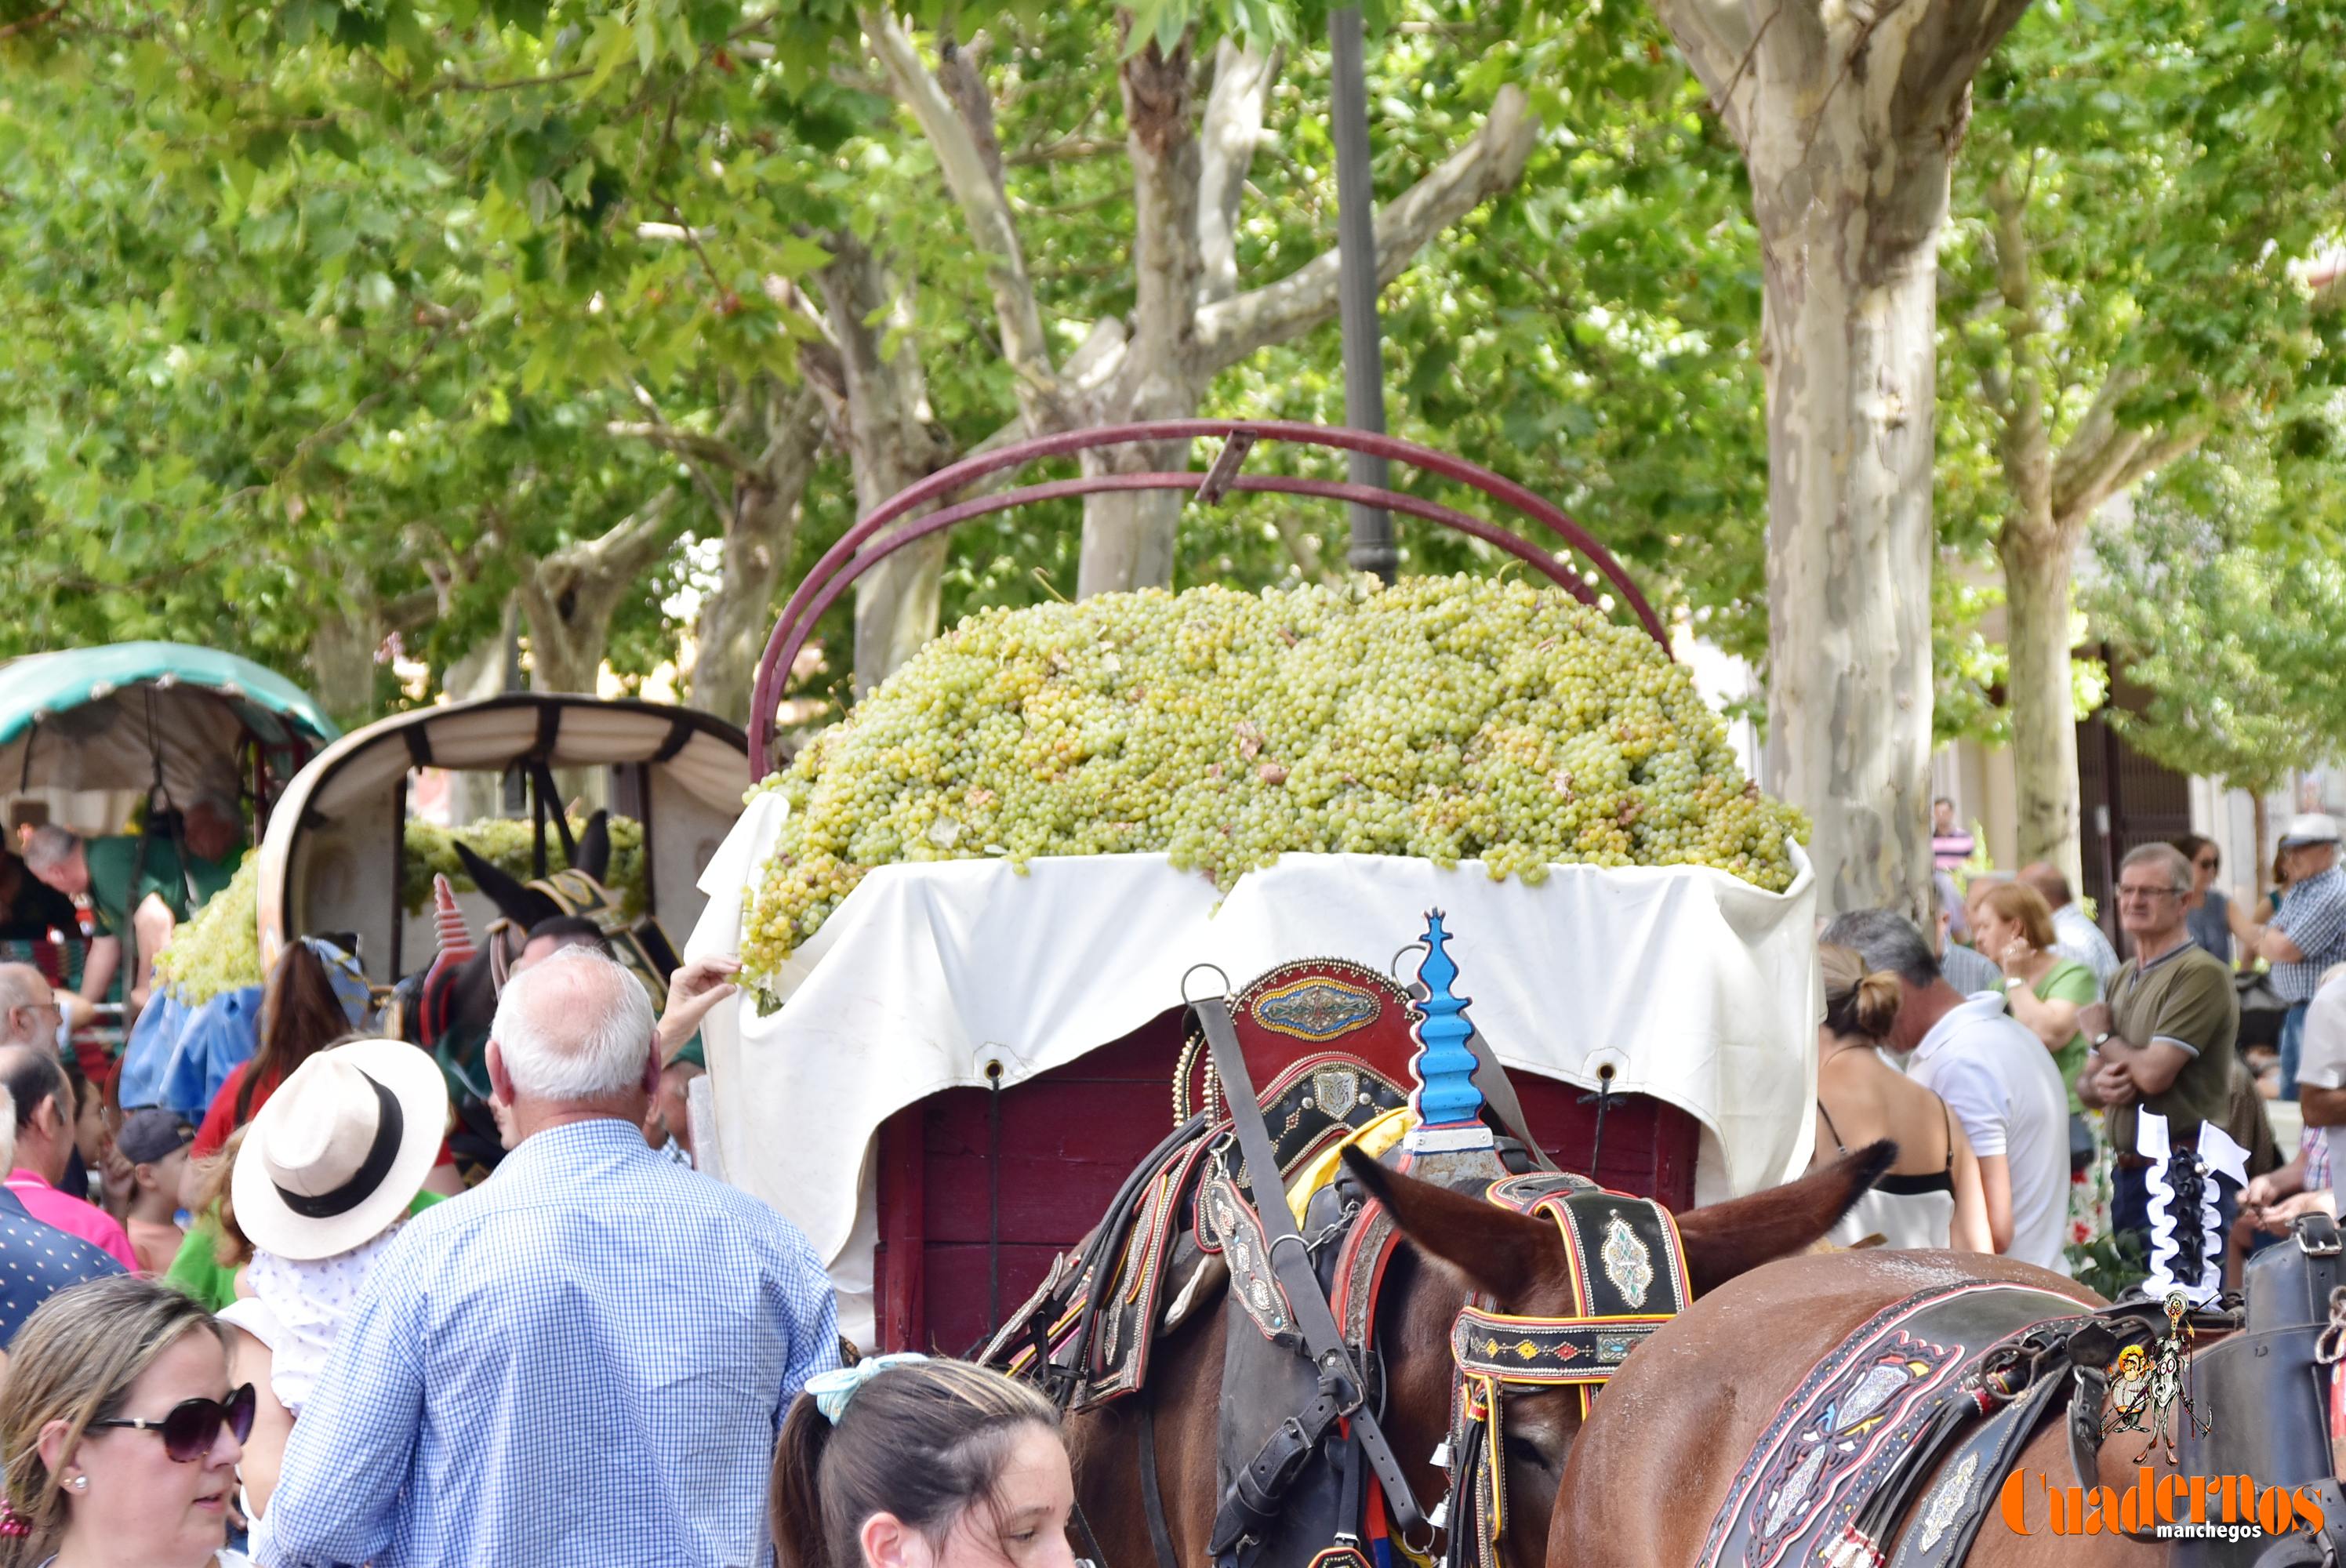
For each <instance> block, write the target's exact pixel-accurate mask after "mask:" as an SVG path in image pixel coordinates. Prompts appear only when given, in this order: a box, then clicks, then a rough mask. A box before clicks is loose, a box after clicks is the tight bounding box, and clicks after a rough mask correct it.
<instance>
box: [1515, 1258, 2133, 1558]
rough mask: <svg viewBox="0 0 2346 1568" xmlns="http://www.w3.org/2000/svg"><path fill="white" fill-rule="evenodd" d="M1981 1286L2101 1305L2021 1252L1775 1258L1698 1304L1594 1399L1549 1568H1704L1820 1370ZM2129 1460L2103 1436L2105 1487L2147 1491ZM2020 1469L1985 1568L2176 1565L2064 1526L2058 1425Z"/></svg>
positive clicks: (1986, 1539) (1989, 1539)
mask: <svg viewBox="0 0 2346 1568" xmlns="http://www.w3.org/2000/svg"><path fill="white" fill-rule="evenodd" d="M1688 1218H1692V1216H1688ZM1974 1279H1975V1280H1993V1281H2001V1282H2006V1283H2010V1284H2014V1285H2023V1286H2027V1287H2030V1288H2035V1289H2038V1290H2044V1291H2049V1292H2052V1293H2054V1294H2055V1295H2059V1296H2065V1297H2067V1298H2070V1299H2073V1300H2075V1301H2076V1302H2078V1303H2079V1304H2080V1305H2081V1306H2082V1307H2086V1308H2091V1307H2098V1306H2101V1305H2103V1302H2102V1299H2101V1298H2099V1297H2098V1296H2096V1295H2095V1294H2094V1293H2093V1292H2092V1291H2090V1290H2087V1289H2086V1288H2084V1287H2083V1286H2081V1285H2078V1284H2077V1283H2076V1282H2075V1281H2074V1280H2070V1279H2065V1278H2061V1277H2060V1276H2058V1275H2055V1274H2052V1273H2049V1272H2047V1271H2046V1270H2045V1269H2042V1268H2034V1267H2032V1266H2030V1265H2028V1264H2025V1263H2016V1262H2014V1261H2012V1260H2010V1259H2007V1258H2003V1257H1989V1256H1985V1255H1983V1254H1979V1253H1965V1252H1899V1253H1882V1252H1842V1253H1829V1254H1820V1255H1815V1256H1811V1257H1788V1258H1785V1259H1784V1260H1782V1261H1780V1262H1777V1263H1771V1264H1770V1265H1769V1266H1768V1267H1766V1268H1760V1269H1756V1270H1754V1271H1753V1272H1751V1273H1749V1274H1748V1275H1746V1276H1744V1277H1743V1278H1739V1279H1737V1280H1736V1281H1735V1282H1734V1283H1733V1284H1732V1285H1731V1286H1729V1288H1727V1289H1724V1290H1721V1291H1719V1293H1718V1294H1716V1295H1714V1296H1710V1297H1709V1298H1705V1299H1703V1300H1701V1301H1699V1302H1698V1303H1697V1304H1695V1305H1694V1306H1693V1307H1691V1308H1688V1310H1687V1311H1686V1312H1684V1313H1682V1314H1680V1315H1679V1317H1678V1319H1676V1320H1675V1321H1673V1322H1671V1323H1669V1324H1668V1325H1667V1326H1665V1327H1664V1328H1662V1329H1659V1330H1658V1331H1657V1332H1656V1333H1655V1335H1654V1336H1653V1338H1652V1339H1648V1340H1647V1342H1646V1343H1645V1344H1644V1345H1643V1346H1642V1347H1640V1348H1639V1349H1638V1351H1637V1354H1636V1355H1634V1356H1632V1357H1630V1358H1629V1359H1628V1362H1627V1364H1626V1365H1625V1366H1623V1367H1622V1369H1620V1371H1618V1372H1617V1373H1616V1374H1615V1376H1614V1378H1613V1380H1612V1382H1611V1384H1610V1385H1609V1386H1608V1387H1607V1389H1606V1390H1605V1392H1604V1394H1603V1395H1602V1396H1601V1397H1599V1398H1598V1400H1596V1410H1595V1411H1594V1413H1593V1414H1592V1415H1591V1416H1590V1417H1589V1420H1588V1422H1587V1425H1586V1429H1585V1430H1584V1431H1583V1432H1582V1433H1581V1438H1580V1441H1579V1442H1578V1443H1577V1444H1576V1445H1575V1448H1574V1451H1573V1455H1572V1461H1571V1463H1570V1464H1569V1465H1568V1466H1567V1467H1566V1471H1565V1474H1564V1481H1563V1485H1562V1486H1561V1488H1560V1489H1559V1490H1558V1492H1557V1494H1556V1517H1557V1518H1559V1519H1568V1520H1570V1521H1571V1525H1570V1527H1569V1528H1568V1529H1565V1530H1559V1531H1556V1532H1553V1533H1552V1535H1551V1537H1550V1539H1549V1541H1548V1543H1547V1545H1548V1552H1547V1561H1548V1564H1549V1568H1695V1565H1697V1564H1698V1563H1700V1562H1701V1561H1702V1557H1703V1553H1704V1544H1705V1539H1706V1536H1707V1535H1708V1533H1709V1529H1710V1526H1711V1522H1712V1521H1713V1520H1714V1519H1715V1518H1716V1517H1717V1516H1718V1514H1719V1510H1720V1508H1721V1507H1722V1506H1723V1505H1724V1503H1725V1502H1726V1500H1727V1497H1728V1494H1729V1489H1730V1487H1732V1486H1733V1484H1734V1482H1735V1480H1736V1476H1737V1474H1738V1471H1739V1470H1740V1469H1741V1468H1742V1466H1743V1464H1744V1462H1745V1461H1746V1459H1747V1458H1748V1457H1749V1455H1750V1454H1751V1453H1752V1451H1753V1450H1754V1447H1755V1445H1757V1444H1758V1442H1759V1441H1760V1438H1761V1435H1762V1431H1763V1429H1765V1428H1766V1427H1767V1425H1768V1423H1769V1421H1770V1418H1771V1417H1772V1416H1773V1415H1774V1414H1775V1412H1776V1410H1778V1408H1779V1407H1780V1405H1781V1404H1782V1403H1783V1401H1784V1400H1785V1399H1786V1398H1787V1396H1789V1395H1790V1393H1791V1392H1792V1391H1793V1390H1794V1388H1795V1387H1796V1386H1797V1385H1799V1384H1800V1381H1801V1380H1802V1379H1803V1378H1804V1377H1806V1376H1807V1375H1808V1373H1809V1372H1810V1369H1811V1368H1813V1367H1815V1366H1816V1365H1818V1363H1819V1362H1821V1361H1822V1360H1823V1359H1825V1358H1826V1357H1827V1356H1828V1355H1829V1354H1831V1352H1832V1351H1833V1349H1835V1348H1836V1347H1837V1346H1839V1345H1840V1344H1841V1341H1842V1340H1843V1339H1845V1338H1846V1337H1848V1336H1849V1335H1850V1334H1851V1331H1852V1330H1854V1329H1857V1328H1858V1326H1859V1325H1860V1324H1862V1323H1864V1322H1865V1321H1866V1320H1867V1319H1869V1318H1871V1317H1872V1315H1873V1314H1874V1313H1875V1312H1877V1311H1878V1310H1880V1309H1882V1308H1885V1307H1887V1306H1889V1305H1890V1304H1891V1303H1892V1302H1896V1301H1900V1300H1903V1299H1904V1298H1908V1297H1910V1296H1913V1294H1914V1293H1915V1292H1917V1291H1920V1290H1925V1289H1930V1288H1934V1287H1938V1286H1942V1285H1953V1284H1956V1283H1958V1282H1960V1281H1964V1280H1974ZM2131 1457H2132V1450H2131V1449H2130V1448H2129V1447H2128V1445H2126V1444H2120V1443H2110V1444H2106V1445H2105V1446H2104V1448H2103V1450H2102V1454H2101V1481H2102V1484H2104V1485H2106V1486H2109V1487H2112V1488H2114V1489H2116V1490H2117V1491H2118V1492H2121V1493H2123V1492H2125V1491H2126V1490H2127V1488H2129V1487H2131V1486H2133V1485H2134V1484H2135V1481H2136V1473H2137V1472H2136V1469H2135V1467H2134V1466H2133V1465H2132V1464H2131V1463H2130V1462H2128V1461H2129V1460H2130V1459H2131ZM2011 1469H2012V1470H2014V1471H2019V1472H2021V1473H2022V1475H2023V1489H2022V1495H2023V1498H2024V1512H2023V1515H2022V1520H2023V1523H2024V1524H2025V1526H2026V1529H2027V1531H2028V1533H2027V1534H2026V1535H2025V1536H2024V1535H2021V1534H2018V1533H2015V1532H2014V1531H2013V1530H2012V1529H2011V1528H2010V1527H2009V1526H2007V1525H2006V1524H2005V1523H2004V1521H2003V1519H2002V1518H2001V1517H2000V1515H1999V1513H1998V1512H1996V1511H1994V1510H1993V1509H1992V1510H1991V1512H1989V1515H1988V1518H1987V1522H1986V1523H1985V1525H1984V1527H1983V1528H1982V1529H1981V1531H1980V1533H1979V1536H1978V1539H1977V1540H1976V1541H1974V1543H1973V1545H1972V1550H1971V1554H1970V1556H1969V1558H1968V1560H1967V1561H1968V1562H1969V1563H1970V1564H1972V1568H2025V1565H2027V1564H2034V1563H2045V1564H2053V1563H2058V1564H2059V1565H2060V1568H2093V1565H2095V1564H2111V1565H2116V1564H2120V1563H2130V1564H2131V1563H2158V1562H2164V1561H2166V1559H2167V1554H2168V1543H2164V1542H2137V1541H2133V1540H2129V1539H2127V1537H2126V1536H2124V1535H2122V1534H2113V1533H2096V1534H2090V1535H2087V1534H2071V1535H2055V1534H2054V1533H2053V1532H2052V1530H2051V1527H2050V1522H2049V1521H2048V1519H2047V1503H2046V1501H2045V1485H2044V1483H2043V1482H2040V1481H2038V1480H2037V1479H2036V1478H2037V1477H2039V1476H2041V1477H2044V1478H2045V1481H2049V1483H2050V1484H2051V1485H2053V1486H2055V1487H2058V1488H2062V1489H2064V1490H2066V1488H2068V1487H2070V1486H2072V1485H2074V1484H2075V1478H2074V1476H2073V1474H2072V1472H2071V1464H2070V1458H2069V1449H2068V1442H2067V1438H2066V1431H2065V1428H2064V1425H2063V1423H2062V1422H2061V1421H2060V1420H2053V1421H2050V1422H2048V1423H2047V1425H2046V1428H2045V1431H2041V1432H2039V1433H2038V1434H2037V1436H2036V1437H2035V1439H2034V1440H2033V1441H2031V1442H2030V1443H2029V1444H2028V1445H2027V1446H2026V1447H2025V1448H2024V1449H2023V1450H2022V1451H2021V1453H2020V1456H2019V1461H2018V1462H2017V1463H2016V1464H2015V1465H2014V1466H2012V1467H2011ZM2000 1481H2001V1478H1999V1485H2000ZM1917 1495H1920V1496H1928V1495H1929V1491H1928V1488H1927V1487H1924V1488H1922V1489H1918V1492H1917ZM1904 1523H1905V1521H1904V1520H1901V1521H1900V1524H1901V1526H1903V1525H1904ZM1895 1540H1896V1536H1895V1535H1893V1536H1892V1542H1894V1541H1895Z"/></svg>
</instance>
